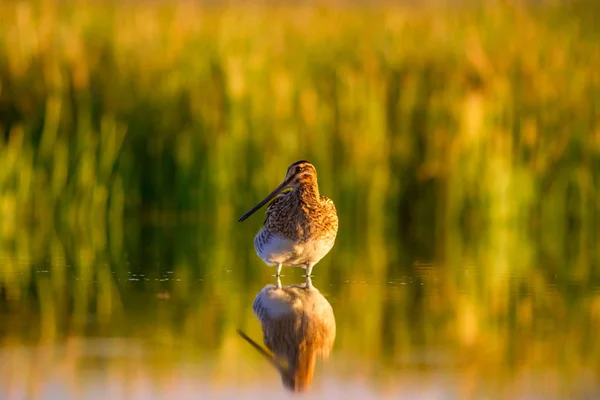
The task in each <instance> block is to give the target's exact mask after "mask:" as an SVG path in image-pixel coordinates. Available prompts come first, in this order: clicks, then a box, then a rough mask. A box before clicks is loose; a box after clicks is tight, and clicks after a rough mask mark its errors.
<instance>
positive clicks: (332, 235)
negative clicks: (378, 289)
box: [238, 160, 338, 277]
mask: <svg viewBox="0 0 600 400" xmlns="http://www.w3.org/2000/svg"><path fill="white" fill-rule="evenodd" d="M271 200H272V201H271ZM269 202H271V203H270V204H269V205H268V207H267V211H266V218H265V221H264V224H263V227H262V229H260V231H259V232H258V233H257V234H256V236H255V237H254V249H255V250H256V253H257V254H258V256H259V257H260V258H261V259H262V260H263V261H264V262H265V263H266V264H267V265H269V266H276V267H277V272H276V276H280V275H281V268H282V266H286V267H287V266H299V267H302V268H305V269H306V276H307V277H309V276H310V275H311V273H312V269H313V267H314V266H315V264H317V263H318V262H319V261H320V260H321V259H322V258H323V257H325V255H327V253H329V251H330V250H331V249H332V248H333V246H334V244H335V239H336V236H337V231H338V216H337V211H336V208H335V204H334V203H333V200H331V199H330V198H328V197H326V196H323V195H321V193H320V192H319V185H318V183H317V170H316V169H315V167H314V166H313V165H312V164H311V163H310V162H308V161H306V160H300V161H296V162H295V163H293V164H291V165H290V166H289V167H288V169H287V172H286V174H285V178H284V180H283V182H282V183H281V184H280V185H279V186H277V188H276V189H275V190H273V191H272V192H271V193H270V194H269V195H268V196H267V197H265V198H264V200H262V201H261V202H259V203H258V204H257V205H255V206H254V207H253V208H252V209H250V211H248V212H247V213H246V214H244V215H242V216H241V217H240V219H239V220H238V221H239V222H242V221H244V220H246V219H247V218H248V217H249V216H251V215H252V214H254V213H255V212H256V211H257V210H259V209H260V208H261V207H263V206H264V205H265V204H267V203H269Z"/></svg>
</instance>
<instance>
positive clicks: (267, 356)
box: [237, 329, 289, 376]
mask: <svg viewBox="0 0 600 400" xmlns="http://www.w3.org/2000/svg"><path fill="white" fill-rule="evenodd" d="M237 333H238V334H239V335H240V336H241V337H242V339H244V340H245V341H246V342H248V343H250V345H251V346H252V347H254V348H255V349H256V350H257V351H258V352H259V353H260V354H262V356H263V357H264V358H265V359H266V360H267V361H268V362H269V364H271V365H272V366H274V367H275V369H277V371H279V373H281V374H284V375H286V376H287V375H289V371H288V369H287V368H286V367H284V366H283V365H281V364H280V363H278V362H277V360H276V359H275V357H273V355H272V354H271V353H269V352H268V351H267V350H265V349H264V348H263V347H262V346H261V345H260V344H258V343H256V342H255V341H254V340H252V339H251V338H250V337H249V336H248V335H246V334H245V333H244V332H243V331H242V330H241V329H238V330H237Z"/></svg>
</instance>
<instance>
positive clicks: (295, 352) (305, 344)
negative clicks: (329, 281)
mask: <svg viewBox="0 0 600 400" xmlns="http://www.w3.org/2000/svg"><path fill="white" fill-rule="evenodd" d="M252 310H253V312H254V315H255V316H256V318H257V319H258V320H259V322H260V324H261V328H262V331H263V341H264V343H265V345H266V346H267V348H268V349H269V350H270V351H271V352H272V354H270V353H269V351H267V350H266V349H264V348H262V347H261V346H260V345H259V344H258V343H256V342H255V341H254V340H252V339H251V338H250V337H248V336H247V335H246V334H245V333H244V332H243V331H241V330H240V329H238V330H237V331H238V334H239V335H240V336H241V337H242V338H243V339H244V340H246V341H247V342H248V343H250V345H252V346H253V347H254V348H255V349H257V350H258V351H259V352H260V353H261V354H262V355H263V356H264V357H265V358H266V359H267V361H269V362H270V363H271V364H272V365H273V366H274V367H275V368H276V369H277V370H278V371H279V373H280V375H281V381H282V384H283V386H284V387H285V388H286V389H288V390H290V391H292V392H303V391H306V390H308V388H309V387H310V385H311V383H312V378H313V375H314V368H315V363H316V360H317V357H321V358H322V359H327V358H328V357H329V354H330V352H331V349H332V348H333V344H334V342H335V335H336V324H335V316H334V314H333V308H332V307H331V304H329V302H328V301H327V299H325V297H324V296H323V295H322V294H321V293H320V292H319V290H318V289H317V288H315V287H314V286H313V285H312V282H311V280H310V278H308V279H307V282H306V283H304V284H294V285H289V286H284V287H282V286H281V282H280V281H279V278H277V285H272V284H268V285H266V286H265V287H264V288H263V289H262V290H261V291H260V292H259V293H258V294H257V295H256V298H255V299H254V303H253V304H252Z"/></svg>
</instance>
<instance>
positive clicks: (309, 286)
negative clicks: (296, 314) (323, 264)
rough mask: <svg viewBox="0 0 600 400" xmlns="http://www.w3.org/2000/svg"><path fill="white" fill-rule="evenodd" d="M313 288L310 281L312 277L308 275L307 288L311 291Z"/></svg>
mask: <svg viewBox="0 0 600 400" xmlns="http://www.w3.org/2000/svg"><path fill="white" fill-rule="evenodd" d="M311 287H312V280H311V279H310V275H306V288H307V289H310V288H311Z"/></svg>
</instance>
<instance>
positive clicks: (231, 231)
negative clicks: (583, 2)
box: [0, 218, 600, 399]
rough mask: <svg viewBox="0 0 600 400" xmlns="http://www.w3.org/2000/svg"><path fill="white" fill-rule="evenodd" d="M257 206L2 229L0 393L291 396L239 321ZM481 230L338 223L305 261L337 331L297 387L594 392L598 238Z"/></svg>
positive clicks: (381, 393) (402, 393)
mask: <svg viewBox="0 0 600 400" xmlns="http://www.w3.org/2000/svg"><path fill="white" fill-rule="evenodd" d="M259 220H260V218H256V219H254V220H253V221H252V222H250V223H248V224H246V225H244V226H239V225H235V224H233V223H232V224H231V225H230V226H225V227H218V228H215V227H208V226H203V225H202V224H199V225H191V226H190V225H186V224H177V223H171V224H169V225H167V226H157V225H142V224H140V223H126V224H125V225H124V226H123V227H122V228H121V229H114V230H111V229H107V231H106V232H104V231H100V232H99V233H97V234H96V233H95V232H96V230H95V229H91V230H89V231H86V230H82V231H81V232H79V233H77V232H75V233H73V232H71V233H69V234H65V233H61V232H60V231H58V232H57V231H53V230H44V229H40V230H28V231H27V232H23V233H14V232H13V233H11V235H10V236H9V235H8V234H5V236H4V239H3V241H2V242H1V243H2V246H1V247H0V261H1V262H2V265H3V268H2V270H1V275H0V276H1V279H2V280H1V281H0V285H1V286H0V398H2V399H80V398H89V399H105V398H112V399H133V398H136V399H202V398H210V399H229V398H231V399H238V398H249V399H252V398H256V399H269V398H272V399H278V398H282V396H290V395H291V394H289V392H288V391H286V389H285V388H284V386H283V385H282V381H281V378H280V375H279V373H278V372H277V370H276V369H275V368H274V367H273V366H272V365H271V364H269V363H268V362H267V360H265V358H263V357H262V356H261V355H260V354H259V353H258V352H257V351H256V350H255V349H253V348H252V347H251V346H250V345H249V344H248V343H247V342H246V341H244V340H243V339H242V338H241V337H240V336H239V335H238V334H237V332H236V330H237V329H238V328H239V329H242V330H243V331H244V332H246V333H247V334H248V336H249V337H251V338H253V339H254V340H255V341H256V342H258V343H260V344H262V343H263V340H262V331H261V325H260V323H259V322H258V320H257V319H256V318H255V317H254V315H253V312H252V304H253V301H254V299H255V297H256V295H257V294H258V293H259V292H260V291H261V290H262V289H263V288H264V287H265V286H266V285H268V284H275V278H274V277H273V276H272V274H273V273H274V270H273V269H271V268H268V267H266V266H265V265H263V264H262V262H261V261H260V260H259V259H258V257H257V256H256V255H255V254H254V251H253V249H252V237H253V234H254V233H255V231H256V229H258V226H259V224H260V221H259ZM341 229H343V228H341ZM475 236H476V238H473V237H471V238H466V237H464V235H462V234H460V233H458V232H446V233H439V232H438V233H437V234H436V235H433V233H432V235H431V237H430V238H427V237H425V238H419V239H415V238H414V237H401V236H398V235H390V236H387V237H380V236H375V237H374V236H373V235H372V234H369V232H368V231H365V233H364V235H363V234H359V233H356V232H355V233H352V234H350V233H345V234H342V235H341V236H340V238H339V239H338V242H337V244H336V247H335V248H334V250H333V251H332V252H331V253H330V254H329V255H328V256H327V257H326V258H325V259H324V260H323V261H322V262H321V263H319V264H318V265H317V266H316V267H315V269H314V279H313V285H314V287H316V288H317V289H318V290H319V292H320V294H322V296H323V297H324V299H325V301H326V302H328V303H329V304H330V305H331V307H332V309H333V313H334V315H335V326H336V335H335V342H334V345H333V349H332V350H331V353H330V355H329V358H328V359H326V360H325V359H319V360H318V361H317V363H316V365H315V369H314V375H313V378H312V382H311V385H310V389H309V391H308V392H307V393H306V395H305V396H303V397H307V398H343V399H359V398H360V399H363V398H402V399H465V398H475V399H492V398H494V399H495V398H511V399H513V398H515V399H517V398H518V399H548V398H598V397H600V386H599V385H598V378H599V375H598V372H599V371H600V345H599V344H598V340H597V331H598V328H599V327H600V280H599V279H598V278H597V277H596V276H595V275H594V273H593V272H594V259H593V256H592V255H591V254H590V253H589V252H590V251H591V250H589V249H587V248H585V246H579V247H578V246H576V243H575V244H573V243H570V242H569V243H565V244H561V243H559V242H558V241H557V242H556V243H554V244H552V245H547V243H548V240H547V238H546V239H543V238H542V239H540V238H535V237H532V236H531V235H530V234H527V233H524V232H521V231H519V230H514V229H508V228H507V229H503V230H500V229H499V230H495V231H489V232H481V234H480V235H475ZM434 237H435V239H434ZM7 238H8V239H7ZM550 242H551V241H550ZM544 243H546V244H544ZM303 282H304V277H303V271H302V270H300V269H285V270H284V276H283V278H282V284H283V285H284V286H286V285H290V284H297V283H303Z"/></svg>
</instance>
